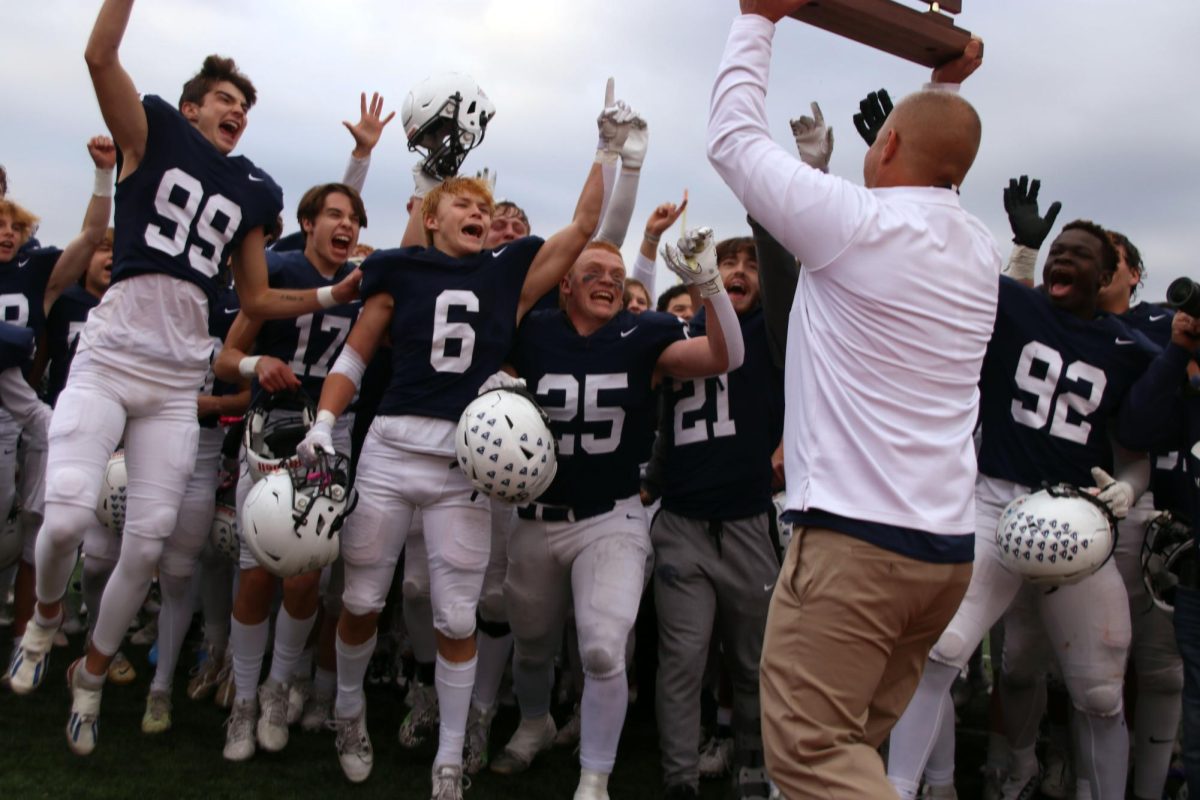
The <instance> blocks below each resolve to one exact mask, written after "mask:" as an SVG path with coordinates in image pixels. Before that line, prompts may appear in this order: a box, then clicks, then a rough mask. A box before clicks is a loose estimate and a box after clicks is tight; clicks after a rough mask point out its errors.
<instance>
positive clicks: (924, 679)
mask: <svg viewBox="0 0 1200 800" xmlns="http://www.w3.org/2000/svg"><path fill="white" fill-rule="evenodd" d="M956 677H958V668H957V667H951V666H947V665H946V664H939V663H938V662H936V661H927V662H925V672H924V673H922V675H921V681H920V683H918V684H917V691H916V692H915V693H914V694H913V698H912V700H910V701H909V703H908V708H906V709H904V713H903V714H901V715H900V719H899V720H897V721H896V725H895V727H894V728H892V733H891V738H890V739H889V742H890V745H889V748H888V764H887V775H888V780H890V781H891V782H892V786H895V787H896V790H897V791H898V792H901V793H903V792H911V793H914V794H915V792H916V787H917V784H919V783H920V782H921V775H922V774H923V773H924V772H925V763H926V762H927V761H928V760H929V753H930V752H931V751H932V750H933V747H934V743H935V742H936V741H937V736H938V729H939V727H940V726H941V721H942V706H943V704H950V703H951V699H950V687H951V686H952V685H953V684H954V679H955V678H956ZM951 719H953V717H951Z"/></svg>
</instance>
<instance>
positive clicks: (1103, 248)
mask: <svg viewBox="0 0 1200 800" xmlns="http://www.w3.org/2000/svg"><path fill="white" fill-rule="evenodd" d="M1067 231H1083V232H1084V233H1090V234H1091V235H1092V236H1095V237H1096V238H1097V239H1099V240H1100V270H1101V272H1104V273H1105V274H1111V273H1113V272H1116V271H1117V263H1118V262H1119V261H1120V260H1121V255H1120V253H1118V252H1117V248H1116V247H1114V246H1113V243H1112V239H1110V238H1108V231H1106V230H1104V228H1101V227H1100V226H1099V225H1097V224H1096V223H1094V222H1092V221H1091V220H1090V219H1077V220H1075V221H1074V222H1068V223H1067V224H1066V225H1063V229H1062V232H1063V233H1066V232H1067Z"/></svg>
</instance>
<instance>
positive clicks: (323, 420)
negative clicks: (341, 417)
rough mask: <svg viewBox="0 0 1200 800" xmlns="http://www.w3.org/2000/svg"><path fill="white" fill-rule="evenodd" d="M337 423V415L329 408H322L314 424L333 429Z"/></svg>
mask: <svg viewBox="0 0 1200 800" xmlns="http://www.w3.org/2000/svg"><path fill="white" fill-rule="evenodd" d="M336 423H337V414H334V413H333V412H332V411H330V410H329V409H328V408H322V409H321V410H320V411H318V412H317V419H316V421H315V423H314V424H316V425H321V424H325V425H328V426H329V427H330V428H332V427H333V426H334V425H335V424H336Z"/></svg>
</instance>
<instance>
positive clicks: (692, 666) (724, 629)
mask: <svg viewBox="0 0 1200 800" xmlns="http://www.w3.org/2000/svg"><path fill="white" fill-rule="evenodd" d="M650 541H651V544H652V545H653V546H654V559H655V568H654V604H655V608H656V609H657V612H658V683H657V692H656V695H657V697H656V704H657V708H656V710H657V713H658V730H659V747H660V749H661V751H662V766H663V780H664V781H665V783H666V785H667V786H673V785H676V784H689V785H691V786H693V787H694V786H696V785H697V784H698V782H699V773H698V768H697V764H698V761H699V749H700V688H701V683H702V681H703V679H704V667H705V663H706V662H707V660H708V651H709V641H710V638H711V636H712V635H713V633H714V628H715V632H716V635H717V637H718V641H719V642H720V644H721V647H722V650H723V661H722V664H723V666H724V667H725V669H727V670H728V672H729V677H730V679H731V683H732V684H733V728H734V737H735V746H736V749H737V750H738V752H739V756H740V757H745V755H747V754H749V751H757V752H754V754H753V756H752V758H754V759H755V760H756V762H757V764H759V765H761V763H762V761H761V759H762V754H761V750H762V739H761V731H760V722H759V704H758V661H759V656H760V655H761V653H762V643H763V630H764V628H765V626H766V621H767V607H768V605H769V603H770V600H771V591H772V590H773V589H774V588H775V579H776V576H777V575H778V572H779V559H778V556H777V555H776V551H775V543H774V542H773V541H772V529H771V526H770V520H769V517H768V515H767V514H765V513H764V514H759V515H757V516H753V517H745V518H743V519H737V520H726V521H723V522H720V521H708V520H698V519H689V518H687V517H682V516H679V515H678V514H672V513H671V512H669V511H665V510H664V511H660V512H659V513H658V515H657V516H656V517H655V519H654V527H653V528H652V529H651V532H650Z"/></svg>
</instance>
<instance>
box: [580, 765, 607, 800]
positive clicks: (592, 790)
mask: <svg viewBox="0 0 1200 800" xmlns="http://www.w3.org/2000/svg"><path fill="white" fill-rule="evenodd" d="M572 800H608V773H607V772H596V771H595V770H591V769H581V770H580V771H579V786H577V787H576V788H575V796H574V797H573V798H572Z"/></svg>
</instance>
